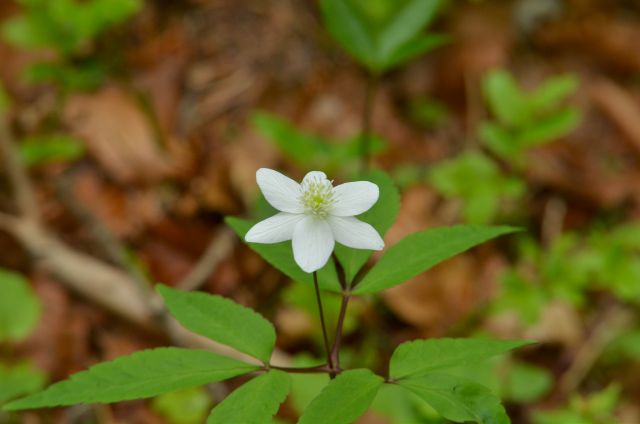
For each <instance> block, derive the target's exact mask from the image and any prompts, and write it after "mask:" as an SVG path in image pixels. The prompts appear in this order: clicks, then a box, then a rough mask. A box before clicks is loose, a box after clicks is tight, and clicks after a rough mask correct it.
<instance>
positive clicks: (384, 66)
mask: <svg viewBox="0 0 640 424" xmlns="http://www.w3.org/2000/svg"><path fill="white" fill-rule="evenodd" d="M442 4H443V1H441V0H375V1H371V0H323V1H322V2H321V6H322V12H323V16H324V19H325V22H326V25H327V28H328V30H329V32H330V33H331V35H332V36H333V37H334V38H335V39H336V41H338V42H339V43H340V45H341V46H342V47H343V48H344V49H345V50H347V51H348V52H349V53H350V54H351V55H352V56H353V57H354V58H355V59H356V60H357V61H358V62H360V63H361V64H362V65H363V66H365V67H366V68H367V69H368V70H369V71H370V72H372V73H382V72H385V71H387V70H389V69H391V68H393V67H395V66H398V65H401V64H402V63H404V62H407V61H408V60H410V59H412V58H414V57H416V56H419V55H421V54H423V53H425V52H427V51H429V50H432V49H434V48H436V47H438V46H440V45H442V44H444V43H446V42H447V41H448V37H446V36H443V35H424V34H423V33H422V31H423V29H424V28H425V27H426V26H427V25H429V23H431V21H432V20H433V18H434V17H435V15H436V13H437V12H438V11H439V9H440V8H441V6H442Z"/></svg>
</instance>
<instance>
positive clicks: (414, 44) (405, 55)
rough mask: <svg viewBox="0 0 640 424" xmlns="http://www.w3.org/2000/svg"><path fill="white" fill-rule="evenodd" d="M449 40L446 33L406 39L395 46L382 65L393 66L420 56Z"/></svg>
mask: <svg viewBox="0 0 640 424" xmlns="http://www.w3.org/2000/svg"><path fill="white" fill-rule="evenodd" d="M450 41H451V37H450V36H449V35H446V34H429V35H420V36H418V37H416V38H413V39H411V40H409V41H407V42H406V43H405V44H403V45H402V46H399V47H397V48H396V49H395V50H394V51H393V53H392V54H391V55H390V56H389V57H388V58H387V60H386V62H385V64H384V66H385V68H393V67H394V66H396V65H399V64H402V63H405V62H408V61H409V60H411V59H413V58H415V57H418V56H421V55H423V54H425V53H426V52H428V51H431V50H434V49H436V48H438V47H441V46H444V45H446V44H448V43H449V42H450Z"/></svg>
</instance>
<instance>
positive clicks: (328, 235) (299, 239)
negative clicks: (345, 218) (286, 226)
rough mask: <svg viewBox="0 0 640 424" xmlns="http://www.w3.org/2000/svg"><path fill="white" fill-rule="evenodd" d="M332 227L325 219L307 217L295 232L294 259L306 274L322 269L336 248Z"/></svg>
mask: <svg viewBox="0 0 640 424" xmlns="http://www.w3.org/2000/svg"><path fill="white" fill-rule="evenodd" d="M334 244H335V243H334V240H333V233H332V231H331V227H329V224H328V223H327V221H326V220H324V219H319V218H316V217H314V216H305V218H304V219H303V220H301V221H300V222H299V223H298V224H297V225H296V228H295V230H294V231H293V241H292V245H293V257H294V259H295V260H296V263H297V264H298V265H299V266H300V268H302V270H303V271H305V272H313V271H317V270H319V269H320V268H322V267H323V266H324V265H325V264H326V263H327V261H328V260H329V256H331V252H333V246H334Z"/></svg>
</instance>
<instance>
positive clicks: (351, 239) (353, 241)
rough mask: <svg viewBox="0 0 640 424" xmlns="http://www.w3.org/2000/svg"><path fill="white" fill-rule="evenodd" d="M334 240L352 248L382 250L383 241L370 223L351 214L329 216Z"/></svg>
mask: <svg viewBox="0 0 640 424" xmlns="http://www.w3.org/2000/svg"><path fill="white" fill-rule="evenodd" d="M328 221H329V225H330V226H331V230H332V231H333V237H334V238H335V240H336V241H337V242H338V243H340V244H344V245H345V246H347V247H353V248H354V249H368V250H382V249H383V248H384V241H383V240H382V237H380V234H378V232H377V231H376V230H375V228H373V227H372V226H371V225H369V224H367V223H366V222H362V221H360V220H359V219H358V218H354V217H352V216H344V217H343V216H330V217H329V219H328Z"/></svg>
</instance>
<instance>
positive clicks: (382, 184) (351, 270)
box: [335, 171, 400, 283]
mask: <svg viewBox="0 0 640 424" xmlns="http://www.w3.org/2000/svg"><path fill="white" fill-rule="evenodd" d="M361 179H362V180H365V181H371V182H372V183H374V184H376V185H377V186H378V188H379V189H380V197H379V198H378V201H377V202H376V204H375V205H373V207H372V208H371V209H369V210H368V211H366V212H365V213H363V214H362V215H359V216H358V219H360V220H362V221H364V222H367V223H369V224H371V226H372V227H373V228H375V229H376V230H377V231H378V233H379V234H380V235H381V236H383V237H384V235H385V234H386V232H387V231H388V230H389V228H391V225H393V223H394V222H395V220H396V217H397V216H398V212H399V211H400V193H399V192H398V189H397V188H396V186H395V184H394V183H393V181H392V180H391V178H389V176H388V175H387V174H385V173H384V172H382V171H373V172H371V173H370V174H369V175H367V176H365V177H363V178H361ZM335 253H336V256H337V257H338V260H339V261H340V263H341V264H342V267H343V269H344V273H345V278H346V279H347V283H351V282H352V281H353V279H354V277H355V276H356V274H357V273H358V271H360V269H361V268H362V267H363V266H364V264H365V263H366V262H367V261H368V260H369V258H370V257H371V255H372V253H373V252H371V251H369V250H362V249H351V248H348V247H346V246H342V245H337V246H336V248H335Z"/></svg>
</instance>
